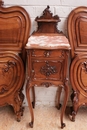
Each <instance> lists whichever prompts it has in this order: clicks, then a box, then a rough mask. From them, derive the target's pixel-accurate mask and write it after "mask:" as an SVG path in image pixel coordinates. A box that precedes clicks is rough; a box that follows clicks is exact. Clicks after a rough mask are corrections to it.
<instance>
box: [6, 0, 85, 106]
mask: <svg viewBox="0 0 87 130" xmlns="http://www.w3.org/2000/svg"><path fill="white" fill-rule="evenodd" d="M4 4H5V5H6V6H12V5H20V6H22V7H24V8H25V9H26V10H27V12H28V13H29V15H30V18H31V21H32V27H31V33H32V32H33V31H34V30H36V28H37V24H36V22H35V21H34V19H35V17H36V16H40V15H41V14H42V12H43V10H44V9H45V8H46V7H47V5H49V6H50V10H51V12H52V13H53V15H56V14H57V15H58V16H59V17H60V19H61V22H60V23H59V24H58V29H59V30H62V31H63V33H64V34H65V35H67V17H68V15H69V13H70V12H71V10H72V9H74V8H75V7H78V6H85V5H87V0H4ZM25 86H26V82H25ZM25 86H24V90H23V92H24V93H25ZM57 92H58V88H57V87H55V88H54V87H50V88H42V87H40V88H36V105H51V106H54V105H55V102H56V99H57V97H56V94H57ZM70 92H71V91H70ZM63 95H64V93H62V97H61V101H62V100H63ZM70 102H71V101H70V99H69V101H68V103H69V104H70ZM24 104H25V105H27V101H26V97H25V100H24Z"/></svg>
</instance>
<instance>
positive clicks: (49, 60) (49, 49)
mask: <svg viewBox="0 0 87 130" xmlns="http://www.w3.org/2000/svg"><path fill="white" fill-rule="evenodd" d="M36 21H37V24H38V29H37V31H36V32H34V33H33V34H32V35H31V37H30V38H29V40H28V43H27V44H26V47H25V48H26V51H27V63H28V65H27V67H28V68H27V70H28V76H27V86H26V96H27V100H28V105H29V110H30V114H31V122H30V123H29V125H30V127H33V124H34V113H33V109H32V104H31V99H30V89H31V88H33V90H34V87H35V86H38V87H40V86H43V87H47V88H48V87H50V86H52V85H55V86H57V87H59V92H60V93H59V95H58V108H59V107H60V95H61V89H62V88H63V89H64V90H65V97H64V103H63V106H62V110H61V115H60V120H61V128H63V127H65V123H63V115H64V112H65V108H66V104H67V100H68V95H69V87H68V77H67V67H68V56H69V50H70V45H69V42H68V40H67V38H66V37H65V36H64V35H63V33H62V32H61V31H59V30H57V22H59V21H60V19H59V17H58V16H53V15H52V13H51V12H50V10H49V6H48V7H47V8H46V9H45V10H44V11H43V15H42V16H41V17H40V18H38V17H37V18H36ZM51 25H52V26H51ZM49 26H50V27H49ZM33 92H34V93H33V96H34V97H33V100H34V101H33V107H34V106H35V91H33Z"/></svg>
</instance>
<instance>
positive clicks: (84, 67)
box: [82, 61, 87, 72]
mask: <svg viewBox="0 0 87 130" xmlns="http://www.w3.org/2000/svg"><path fill="white" fill-rule="evenodd" d="M82 67H83V69H84V70H85V72H87V61H85V62H83V63H82Z"/></svg>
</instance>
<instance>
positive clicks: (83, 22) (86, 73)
mask: <svg viewBox="0 0 87 130" xmlns="http://www.w3.org/2000/svg"><path fill="white" fill-rule="evenodd" d="M68 34H69V41H70V44H71V67H70V79H71V84H72V88H73V93H72V95H71V99H72V103H73V109H72V121H75V116H76V114H77V111H78V109H79V107H80V106H83V105H87V7H78V8H76V9H74V10H73V11H72V12H71V13H70V15H69V17H68Z"/></svg>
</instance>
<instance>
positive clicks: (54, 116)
mask: <svg viewBox="0 0 87 130" xmlns="http://www.w3.org/2000/svg"><path fill="white" fill-rule="evenodd" d="M29 114H30V113H29V109H28V107H25V110H24V115H23V117H22V119H21V122H17V121H16V119H15V115H14V112H13V109H12V108H11V107H1V108H0V130H61V128H60V110H57V109H56V108H55V107H47V106H36V108H35V109H34V114H35V123H34V128H30V127H29V125H28V123H29V121H30V116H29ZM64 122H65V123H66V127H65V128H64V130H86V129H87V108H86V107H83V108H81V109H79V111H78V114H77V116H76V121H75V122H72V121H70V119H69V117H68V115H66V114H65V116H64Z"/></svg>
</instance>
